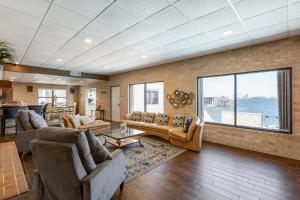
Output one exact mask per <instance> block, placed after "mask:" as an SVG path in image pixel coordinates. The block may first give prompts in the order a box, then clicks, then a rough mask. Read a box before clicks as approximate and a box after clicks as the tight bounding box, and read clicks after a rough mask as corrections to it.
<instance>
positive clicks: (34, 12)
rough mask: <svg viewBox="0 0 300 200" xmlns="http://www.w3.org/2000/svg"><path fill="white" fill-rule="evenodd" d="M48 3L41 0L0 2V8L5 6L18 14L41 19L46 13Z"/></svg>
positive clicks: (4, 0)
mask: <svg viewBox="0 0 300 200" xmlns="http://www.w3.org/2000/svg"><path fill="white" fill-rule="evenodd" d="M49 5H50V3H49V2H47V1H43V0H25V1H24V0H1V1H0V6H5V7H7V8H11V9H13V10H17V11H19V12H22V13H25V14H28V15H31V16H35V17H39V18H42V17H43V16H44V14H45V13H46V10H47V8H48V6H49Z"/></svg>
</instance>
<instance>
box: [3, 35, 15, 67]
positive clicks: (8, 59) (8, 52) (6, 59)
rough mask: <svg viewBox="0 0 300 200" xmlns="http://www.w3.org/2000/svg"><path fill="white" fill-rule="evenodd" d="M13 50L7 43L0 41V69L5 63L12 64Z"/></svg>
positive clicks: (13, 58)
mask: <svg viewBox="0 0 300 200" xmlns="http://www.w3.org/2000/svg"><path fill="white" fill-rule="evenodd" d="M15 57H16V56H15V50H14V49H13V48H11V47H10V46H9V43H7V42H5V41H0V69H3V65H4V64H6V63H14V60H15Z"/></svg>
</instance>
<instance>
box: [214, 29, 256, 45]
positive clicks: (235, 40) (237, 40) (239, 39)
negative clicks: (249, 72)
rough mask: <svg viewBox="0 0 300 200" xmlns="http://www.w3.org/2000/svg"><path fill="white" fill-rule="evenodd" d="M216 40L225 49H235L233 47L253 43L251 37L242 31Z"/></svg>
mask: <svg viewBox="0 0 300 200" xmlns="http://www.w3.org/2000/svg"><path fill="white" fill-rule="evenodd" d="M218 42H220V43H221V44H222V45H223V46H224V47H226V48H227V49H235V48H241V47H245V46H250V45H253V43H252V41H251V38H250V37H249V36H248V34H247V33H243V34H240V35H236V36H233V37H228V38H225V39H222V40H219V41H218Z"/></svg>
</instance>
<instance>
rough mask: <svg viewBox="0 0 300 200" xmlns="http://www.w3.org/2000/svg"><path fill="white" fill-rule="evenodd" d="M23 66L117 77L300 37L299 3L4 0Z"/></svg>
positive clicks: (0, 3) (7, 31) (2, 32)
mask: <svg viewBox="0 0 300 200" xmlns="http://www.w3.org/2000/svg"><path fill="white" fill-rule="evenodd" d="M0 24H1V29H0V38H1V40H6V41H8V42H10V43H11V44H12V46H13V48H15V50H16V53H17V62H19V63H20V64H24V65H30V66H39V67H47V68H54V69H63V70H69V71H78V72H86V73H95V74H115V73H119V72H123V71H130V70H133V69H137V68H142V67H147V66H153V65H157V64H161V63H167V62H172V61H176V60H181V59H185V58H189V57H194V56H199V55H205V54H210V53H215V52H220V51H225V50H228V49H235V48H240V47H244V46H250V45H254V44H259V43H263V42H268V41H273V40H277V39H282V38H287V37H292V36H296V35H299V34H300V0H116V1H112V0H54V1H50V0H26V1H25V0H0Z"/></svg>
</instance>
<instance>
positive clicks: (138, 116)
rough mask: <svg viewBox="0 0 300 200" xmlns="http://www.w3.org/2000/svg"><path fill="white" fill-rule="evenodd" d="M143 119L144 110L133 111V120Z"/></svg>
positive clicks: (131, 117) (131, 116)
mask: <svg viewBox="0 0 300 200" xmlns="http://www.w3.org/2000/svg"><path fill="white" fill-rule="evenodd" d="M141 119H142V112H138V111H136V112H133V113H131V115H130V120H133V121H141Z"/></svg>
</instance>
